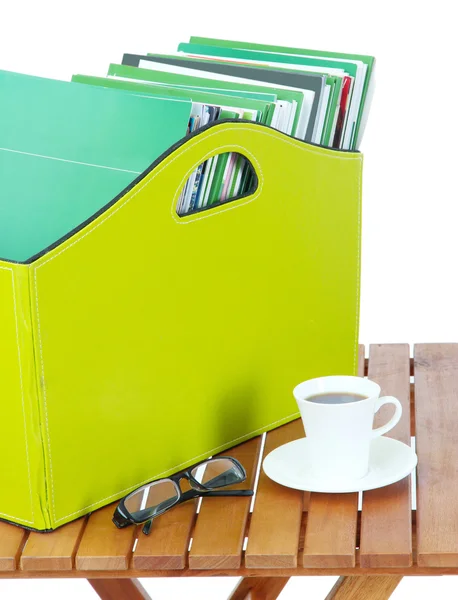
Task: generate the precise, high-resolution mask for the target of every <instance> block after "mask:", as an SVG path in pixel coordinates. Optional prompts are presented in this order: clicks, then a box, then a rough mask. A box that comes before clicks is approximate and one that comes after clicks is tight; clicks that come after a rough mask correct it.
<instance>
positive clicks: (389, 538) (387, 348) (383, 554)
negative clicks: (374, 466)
mask: <svg viewBox="0 0 458 600" xmlns="http://www.w3.org/2000/svg"><path fill="white" fill-rule="evenodd" d="M368 376H369V379H372V380H373V381H376V382H377V383H378V384H379V385H380V387H381V388H382V395H383V396H395V397H396V398H398V400H399V401H400V402H401V404H402V417H401V421H400V422H399V423H398V424H397V425H396V427H395V428H394V429H392V430H391V431H390V432H389V433H388V434H387V437H392V438H394V439H397V440H399V441H401V442H404V443H405V444H408V445H409V446H410V348H409V345H408V344H383V345H380V344H376V345H375V344H374V345H371V346H370V354H369V373H368ZM392 414H393V406H383V407H382V408H381V409H380V410H379V412H378V413H377V414H376V415H375V418H374V427H380V426H381V425H384V424H385V423H387V422H388V421H389V419H390V418H391V416H392ZM410 486H411V478H410V477H407V478H405V479H403V480H402V481H398V482H397V483H395V484H393V485H389V486H386V487H383V488H380V489H378V490H370V491H368V492H364V495H363V511H362V516H361V544H360V562H361V566H362V567H408V566H410V565H411V564H412V514H411V513H412V511H411V506H412V499H411V489H410Z"/></svg>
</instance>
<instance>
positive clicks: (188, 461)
mask: <svg viewBox="0 0 458 600" xmlns="http://www.w3.org/2000/svg"><path fill="white" fill-rule="evenodd" d="M299 416H300V413H299V412H294V413H292V414H290V415H288V416H287V417H283V418H282V419H279V420H278V421H274V422H273V423H269V424H268V425H264V426H263V427H260V428H259V429H255V430H254V431H251V432H250V433H245V434H244V435H242V436H240V437H238V438H235V439H234V440H230V441H228V442H225V443H224V444H221V445H220V446H217V447H216V448H212V449H211V450H208V451H207V452H203V453H202V454H199V455H198V456H194V458H190V459H189V460H187V461H185V462H183V463H181V464H179V465H175V466H174V467H170V469H167V470H166V471H162V473H157V474H156V475H151V477H148V479H145V480H144V481H140V482H138V483H134V484H133V485H131V486H129V487H128V488H126V489H124V490H120V491H119V492H116V493H115V494H111V496H107V497H106V498H103V499H102V500H97V502H94V503H93V504H89V505H88V506H85V507H84V508H81V509H80V510H78V511H76V512H74V513H71V514H70V515H65V517H61V518H60V519H58V520H57V521H55V523H60V522H61V521H64V520H65V519H67V518H68V517H73V516H74V515H77V514H82V513H84V511H86V510H87V509H88V508H92V507H93V506H97V505H101V504H102V503H103V502H105V501H106V500H111V498H115V497H116V496H117V497H119V495H120V494H124V493H125V492H130V491H131V490H135V489H136V488H137V487H140V486H142V485H144V484H145V483H148V482H150V481H153V480H155V479H158V478H160V477H162V475H165V473H169V472H170V471H175V470H177V469H179V468H180V467H182V466H183V465H188V464H193V463H194V462H196V461H198V460H199V459H200V458H203V457H205V456H212V455H213V453H214V452H217V451H218V450H221V449H222V448H226V447H227V445H228V444H233V443H234V442H240V441H241V440H244V439H247V438H248V437H250V436H252V435H255V434H257V433H261V432H263V431H265V430H266V429H268V428H269V427H271V426H272V425H279V424H280V423H285V422H287V421H289V420H291V419H292V418H293V417H299Z"/></svg>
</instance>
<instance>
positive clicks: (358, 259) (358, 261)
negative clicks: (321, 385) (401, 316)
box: [353, 161, 362, 375]
mask: <svg viewBox="0 0 458 600" xmlns="http://www.w3.org/2000/svg"><path fill="white" fill-rule="evenodd" d="M361 172H362V161H360V164H359V165H358V210H357V215H358V217H357V218H358V230H357V233H356V244H357V249H356V298H355V300H356V321H355V342H354V348H355V349H354V354H353V373H354V375H357V374H358V357H359V352H358V341H359V340H358V337H359V312H360V303H361V300H360V286H361V205H362V195H361Z"/></svg>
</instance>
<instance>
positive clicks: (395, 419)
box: [372, 396, 402, 437]
mask: <svg viewBox="0 0 458 600" xmlns="http://www.w3.org/2000/svg"><path fill="white" fill-rule="evenodd" d="M384 404H394V406H395V407H396V410H395V412H394V415H393V416H392V417H391V419H390V420H389V421H388V423H386V425H382V427H377V429H373V430H372V437H378V436H379V435H384V434H385V433H387V432H388V431H390V429H393V427H394V426H395V425H397V424H398V423H399V420H400V418H401V416H402V405H401V403H400V402H399V400H398V399H397V398H395V397H394V396H382V397H381V398H379V399H378V400H377V402H376V403H375V411H374V414H375V413H376V412H378V411H379V410H380V409H381V408H382V406H383V405H384Z"/></svg>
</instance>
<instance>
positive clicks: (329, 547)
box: [302, 494, 358, 569]
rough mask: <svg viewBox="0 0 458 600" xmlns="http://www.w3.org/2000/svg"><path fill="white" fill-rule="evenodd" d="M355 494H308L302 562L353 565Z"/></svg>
mask: <svg viewBox="0 0 458 600" xmlns="http://www.w3.org/2000/svg"><path fill="white" fill-rule="evenodd" d="M357 517H358V494H311V497H310V505H309V512H308V519H307V528H306V530H305V541H304V553H303V557H302V565H303V566H304V567H309V568H323V569H326V568H328V569H332V568H338V567H354V566H355V551H356V529H357V521H358V520H357Z"/></svg>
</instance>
